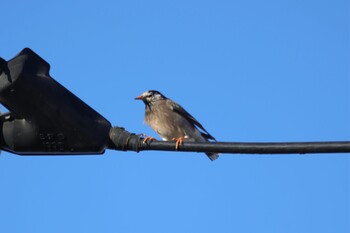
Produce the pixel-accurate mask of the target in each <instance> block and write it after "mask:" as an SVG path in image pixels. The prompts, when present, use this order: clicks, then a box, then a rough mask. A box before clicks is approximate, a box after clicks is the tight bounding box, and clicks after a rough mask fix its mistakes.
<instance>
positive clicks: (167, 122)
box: [135, 90, 219, 161]
mask: <svg viewBox="0 0 350 233" xmlns="http://www.w3.org/2000/svg"><path fill="white" fill-rule="evenodd" d="M135 100H142V101H143V103H144V104H145V118H144V122H145V123H146V124H148V125H149V126H150V127H151V128H152V129H153V130H154V131H155V132H156V133H157V134H158V135H159V136H160V137H161V138H162V139H163V140H164V141H170V140H175V141H176V149H178V147H179V144H182V143H183V141H184V140H188V141H194V142H211V141H216V139H215V138H214V137H213V136H212V135H210V133H208V131H207V130H206V129H205V128H204V127H203V126H202V125H201V124H200V123H199V122H198V121H197V120H196V119H195V118H194V117H193V116H192V115H191V114H190V113H188V112H187V111H186V110H185V109H184V108H183V107H181V106H180V105H179V104H178V103H176V102H175V101H173V100H171V99H169V98H167V97H165V96H164V95H163V94H162V93H160V92H159V91H156V90H149V91H146V92H144V93H142V94H141V95H139V96H137V97H136V98H135ZM148 139H151V140H154V138H153V137H146V138H145V141H147V140H148ZM205 154H206V155H207V156H208V157H209V159H210V160H211V161H213V160H215V159H217V158H218V157H219V154H218V153H211V152H208V153H205Z"/></svg>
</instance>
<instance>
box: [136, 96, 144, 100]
mask: <svg viewBox="0 0 350 233" xmlns="http://www.w3.org/2000/svg"><path fill="white" fill-rule="evenodd" d="M142 98H143V97H142V95H139V96H137V97H136V98H135V100H142Z"/></svg>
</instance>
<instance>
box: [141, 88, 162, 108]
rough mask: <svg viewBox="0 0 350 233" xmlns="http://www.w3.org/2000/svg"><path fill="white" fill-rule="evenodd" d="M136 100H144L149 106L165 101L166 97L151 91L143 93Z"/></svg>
mask: <svg viewBox="0 0 350 233" xmlns="http://www.w3.org/2000/svg"><path fill="white" fill-rule="evenodd" d="M135 99H137V100H142V101H143V102H144V103H145V104H146V105H148V104H152V103H154V102H156V101H158V100H164V99H166V97H165V96H164V95H163V94H162V93H160V92H159V91H155V90H150V91H146V92H144V93H142V94H141V95H139V96H138V97H136V98H135Z"/></svg>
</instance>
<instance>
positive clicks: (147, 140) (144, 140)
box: [142, 136, 156, 143]
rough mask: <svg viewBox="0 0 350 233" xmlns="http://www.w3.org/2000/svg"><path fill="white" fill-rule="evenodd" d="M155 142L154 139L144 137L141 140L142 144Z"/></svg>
mask: <svg viewBox="0 0 350 233" xmlns="http://www.w3.org/2000/svg"><path fill="white" fill-rule="evenodd" d="M154 140H156V139H155V138H154V137H149V136H146V137H145V138H144V139H143V141H142V142H143V143H147V142H151V141H154Z"/></svg>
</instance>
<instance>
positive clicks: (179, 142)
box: [173, 137, 186, 150]
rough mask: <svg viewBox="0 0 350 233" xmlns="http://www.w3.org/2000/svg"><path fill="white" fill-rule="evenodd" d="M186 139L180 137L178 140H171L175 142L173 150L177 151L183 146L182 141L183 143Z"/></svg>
mask: <svg viewBox="0 0 350 233" xmlns="http://www.w3.org/2000/svg"><path fill="white" fill-rule="evenodd" d="M185 139H186V137H180V138H173V141H175V142H176V143H175V150H178V149H179V145H180V144H181V145H182V144H183V143H184V141H185Z"/></svg>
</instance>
